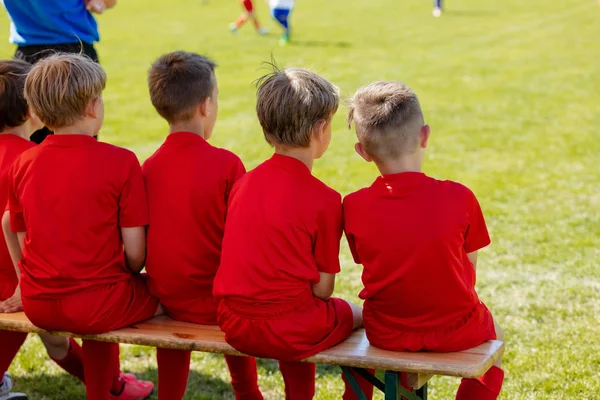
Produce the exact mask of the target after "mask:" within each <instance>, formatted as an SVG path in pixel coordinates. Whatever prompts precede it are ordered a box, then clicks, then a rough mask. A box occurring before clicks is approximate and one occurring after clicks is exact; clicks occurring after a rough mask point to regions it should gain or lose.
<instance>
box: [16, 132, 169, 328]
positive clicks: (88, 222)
mask: <svg viewBox="0 0 600 400" xmlns="http://www.w3.org/2000/svg"><path fill="white" fill-rule="evenodd" d="M8 180H9V207H10V214H11V228H12V230H13V231H14V232H26V234H25V241H24V249H23V259H22V260H21V263H20V268H21V293H22V297H23V307H24V309H25V312H26V314H27V315H28V316H29V317H30V319H32V322H34V323H35V324H36V325H38V326H40V327H42V328H44V329H49V330H61V329H62V330H70V331H72V332H75V333H101V332H105V331H107V330H111V329H116V328H119V327H122V326H125V325H129V324H131V323H133V322H137V321H139V320H142V319H145V318H148V317H150V316H152V315H153V314H154V312H155V311H156V308H157V305H158V302H157V300H156V299H154V298H152V297H151V296H150V295H149V293H148V292H147V288H146V286H145V283H144V282H143V280H142V279H141V278H140V277H133V276H132V273H131V272H130V271H129V270H128V269H127V267H126V266H125V258H124V253H123V242H122V240H121V234H120V227H136V226H144V225H146V224H147V223H148V208H147V203H146V192H145V189H144V180H143V177H142V171H141V168H140V164H139V162H138V160H137V158H136V156H135V154H133V153H132V152H130V151H128V150H125V149H122V148H119V147H116V146H112V145H110V144H106V143H100V142H98V141H96V140H95V139H94V138H93V137H91V136H84V135H53V136H49V137H48V138H46V140H45V141H44V142H43V143H42V144H41V145H39V146H36V147H34V148H32V149H30V150H28V151H26V152H25V153H23V154H22V155H21V156H20V157H19V158H18V159H17V161H16V162H15V163H14V164H13V166H12V168H11V170H10V172H9V178H8ZM148 314H149V315H148Z"/></svg>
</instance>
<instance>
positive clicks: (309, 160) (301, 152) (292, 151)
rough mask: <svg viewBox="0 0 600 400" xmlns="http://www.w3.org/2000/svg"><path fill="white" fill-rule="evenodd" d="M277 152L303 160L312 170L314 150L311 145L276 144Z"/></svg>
mask: <svg viewBox="0 0 600 400" xmlns="http://www.w3.org/2000/svg"><path fill="white" fill-rule="evenodd" d="M275 154H281V155H282V156H288V157H292V158H295V159H296V160H300V161H302V163H303V164H304V165H306V166H307V167H308V169H309V170H310V171H311V172H312V166H313V161H314V156H313V150H312V148H310V147H279V146H275Z"/></svg>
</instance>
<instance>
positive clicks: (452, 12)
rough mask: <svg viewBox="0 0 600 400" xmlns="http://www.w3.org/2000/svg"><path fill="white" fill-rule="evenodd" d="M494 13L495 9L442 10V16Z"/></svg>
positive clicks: (474, 15) (491, 14) (480, 15)
mask: <svg viewBox="0 0 600 400" xmlns="http://www.w3.org/2000/svg"><path fill="white" fill-rule="evenodd" d="M496 14H498V12H497V11H496V10H467V9H465V10H444V16H448V17H486V16H493V15H496Z"/></svg>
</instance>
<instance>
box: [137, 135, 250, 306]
mask: <svg viewBox="0 0 600 400" xmlns="http://www.w3.org/2000/svg"><path fill="white" fill-rule="evenodd" d="M142 169H143V172H144V178H145V181H146V189H147V192H148V205H149V207H150V226H149V227H148V258H147V259H146V270H147V271H148V275H149V279H148V285H149V287H150V291H151V292H152V294H153V295H155V296H157V297H159V298H160V299H161V301H167V300H168V301H174V300H176V299H178V298H184V299H189V298H199V297H211V296H212V288H213V281H214V278H215V274H216V272H217V268H219V263H220V261H221V244H222V241H223V231H224V230H225V215H226V213H227V200H228V198H229V193H230V191H231V188H232V187H233V184H234V183H235V181H237V180H238V179H239V178H240V177H241V176H242V175H243V174H244V173H245V169H244V165H243V164H242V162H241V161H240V159H239V158H238V157H237V156H236V155H235V154H233V153H231V152H229V151H227V150H223V149H219V148H217V147H213V146H211V145H210V144H209V143H208V142H207V141H206V140H204V139H203V138H202V137H200V136H198V135H196V134H194V133H189V132H179V133H172V134H170V135H169V136H168V137H167V140H166V141H165V143H164V144H163V145H162V146H161V147H160V148H159V149H158V150H157V151H156V153H154V155H152V157H150V158H149V159H148V160H147V161H146V162H145V163H144V165H143V167H142Z"/></svg>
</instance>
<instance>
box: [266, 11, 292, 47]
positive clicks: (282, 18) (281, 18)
mask: <svg viewBox="0 0 600 400" xmlns="http://www.w3.org/2000/svg"><path fill="white" fill-rule="evenodd" d="M269 6H270V8H271V15H272V16H273V18H275V20H276V21H277V22H278V23H279V25H281V26H282V27H283V34H282V35H281V38H280V39H279V44H280V45H282V46H285V45H286V44H288V42H289V41H290V24H289V18H290V13H291V12H292V9H293V8H294V0H269Z"/></svg>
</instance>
